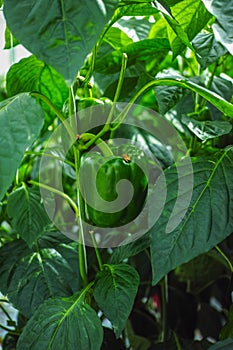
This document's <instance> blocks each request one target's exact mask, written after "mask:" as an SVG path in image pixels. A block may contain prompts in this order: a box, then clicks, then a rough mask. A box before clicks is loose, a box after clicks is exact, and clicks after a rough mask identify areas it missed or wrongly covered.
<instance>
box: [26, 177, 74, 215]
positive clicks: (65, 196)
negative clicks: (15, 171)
mask: <svg viewBox="0 0 233 350" xmlns="http://www.w3.org/2000/svg"><path fill="white" fill-rule="evenodd" d="M28 183H29V184H32V185H34V186H37V187H42V188H44V189H45V190H48V191H51V192H52V193H55V194H58V195H59V196H61V197H63V198H64V199H66V200H67V201H68V202H69V204H70V205H71V207H72V208H73V209H74V211H75V214H76V215H77V216H79V211H78V207H77V205H76V203H75V202H74V201H73V199H71V198H70V196H68V195H67V194H66V193H64V192H61V191H59V190H57V189H56V188H53V187H51V186H48V185H45V184H42V183H39V182H37V181H34V180H29V181H28Z"/></svg>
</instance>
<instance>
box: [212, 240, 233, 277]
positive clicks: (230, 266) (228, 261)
mask: <svg viewBox="0 0 233 350" xmlns="http://www.w3.org/2000/svg"><path fill="white" fill-rule="evenodd" d="M215 249H216V250H217V252H218V253H219V254H220V255H222V257H223V258H224V259H225V260H226V262H227V264H228V266H229V268H230V271H231V273H233V266H232V263H231V262H230V260H229V259H228V257H227V256H226V254H225V253H224V252H223V251H222V250H221V249H220V248H219V246H217V245H216V247H215Z"/></svg>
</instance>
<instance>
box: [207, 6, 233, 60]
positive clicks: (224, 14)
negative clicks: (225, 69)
mask: <svg viewBox="0 0 233 350" xmlns="http://www.w3.org/2000/svg"><path fill="white" fill-rule="evenodd" d="M202 2H203V3H204V4H205V6H206V8H207V9H208V11H209V12H210V13H211V14H212V15H213V16H215V17H216V19H217V21H216V23H214V24H213V26H212V28H213V31H214V34H215V37H216V39H217V40H218V41H219V42H220V43H221V44H222V45H223V46H225V48H226V49H227V50H228V51H229V52H230V53H231V54H233V46H232V43H233V34H232V25H233V19H232V15H231V14H232V11H233V2H232V1H231V0H230V1H224V0H212V1H209V0H202Z"/></svg>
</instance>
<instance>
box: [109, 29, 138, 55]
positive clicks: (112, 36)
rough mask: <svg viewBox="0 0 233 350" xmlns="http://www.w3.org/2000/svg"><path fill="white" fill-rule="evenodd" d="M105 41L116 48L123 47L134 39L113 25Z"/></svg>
mask: <svg viewBox="0 0 233 350" xmlns="http://www.w3.org/2000/svg"><path fill="white" fill-rule="evenodd" d="M104 41H105V42H107V43H108V44H109V45H111V46H112V47H113V48H114V49H116V50H117V49H121V47H122V46H126V45H129V44H131V43H132V42H133V40H132V39H131V38H130V37H129V36H128V35H127V34H126V33H125V32H123V31H122V30H120V29H119V28H116V27H111V28H110V29H109V30H108V31H107V33H106V35H105V36H104Z"/></svg>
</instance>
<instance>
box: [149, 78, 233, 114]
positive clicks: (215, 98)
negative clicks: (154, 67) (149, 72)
mask: <svg viewBox="0 0 233 350" xmlns="http://www.w3.org/2000/svg"><path fill="white" fill-rule="evenodd" d="M159 85H165V86H178V87H183V88H186V89H189V90H191V91H194V92H196V93H197V94H199V95H200V96H202V97H204V98H205V99H206V100H207V101H208V102H210V103H211V104H212V105H213V106H215V107H216V108H218V109H219V110H220V111H221V112H222V113H224V114H226V115H228V116H229V117H231V118H233V104H232V103H230V102H228V101H226V100H225V99H224V98H222V97H221V96H220V95H218V94H216V93H215V92H213V91H210V90H208V89H206V88H204V87H202V86H200V85H198V84H196V83H194V82H192V81H190V80H189V81H188V80H181V79H178V80H176V79H173V78H162V79H156V80H154V81H151V82H150V83H149V84H148V87H149V86H150V87H152V86H159Z"/></svg>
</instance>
